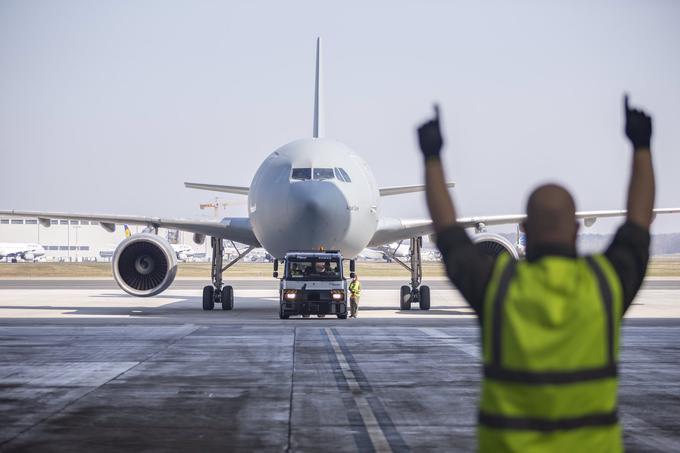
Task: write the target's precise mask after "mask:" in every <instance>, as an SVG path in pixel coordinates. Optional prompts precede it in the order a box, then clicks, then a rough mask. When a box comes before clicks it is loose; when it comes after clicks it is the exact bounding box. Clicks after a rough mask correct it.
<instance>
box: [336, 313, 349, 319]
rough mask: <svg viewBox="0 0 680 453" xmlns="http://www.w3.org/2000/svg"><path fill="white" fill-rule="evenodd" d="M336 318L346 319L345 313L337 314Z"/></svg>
mask: <svg viewBox="0 0 680 453" xmlns="http://www.w3.org/2000/svg"><path fill="white" fill-rule="evenodd" d="M338 319H347V313H345V314H344V315H338Z"/></svg>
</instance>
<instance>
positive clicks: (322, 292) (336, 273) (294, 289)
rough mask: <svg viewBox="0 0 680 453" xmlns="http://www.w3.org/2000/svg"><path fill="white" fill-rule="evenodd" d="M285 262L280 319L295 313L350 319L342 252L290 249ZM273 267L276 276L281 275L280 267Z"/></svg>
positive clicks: (281, 284)
mask: <svg viewBox="0 0 680 453" xmlns="http://www.w3.org/2000/svg"><path fill="white" fill-rule="evenodd" d="M283 265H284V267H283V277H282V278H281V283H280V290H279V317H280V318H281V319H287V318H289V317H290V316H295V315H302V316H309V315H318V316H324V315H336V316H337V317H338V318H340V319H346V318H347V281H346V280H345V278H344V276H343V269H342V255H341V254H340V252H338V251H327V252H325V251H320V252H289V253H286V255H285V257H284V260H283ZM274 266H275V268H274V269H275V270H274V277H278V266H277V264H275V265H274Z"/></svg>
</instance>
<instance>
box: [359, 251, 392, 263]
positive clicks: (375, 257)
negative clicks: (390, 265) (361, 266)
mask: <svg viewBox="0 0 680 453" xmlns="http://www.w3.org/2000/svg"><path fill="white" fill-rule="evenodd" d="M357 259H359V260H364V261H383V262H384V261H389V259H386V257H385V253H384V252H382V251H380V250H377V249H369V248H365V249H363V250H362V251H361V252H360V253H359V254H358V255H357Z"/></svg>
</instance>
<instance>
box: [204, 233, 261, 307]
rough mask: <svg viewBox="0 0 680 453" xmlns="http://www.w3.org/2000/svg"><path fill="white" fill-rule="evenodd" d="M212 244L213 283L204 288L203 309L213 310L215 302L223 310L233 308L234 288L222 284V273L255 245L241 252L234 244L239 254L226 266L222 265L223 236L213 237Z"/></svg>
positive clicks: (211, 270) (211, 269) (211, 268)
mask: <svg viewBox="0 0 680 453" xmlns="http://www.w3.org/2000/svg"><path fill="white" fill-rule="evenodd" d="M210 244H211V245H212V265H211V267H210V277H211V279H212V285H208V286H206V287H204V288H203V310H212V309H214V308H215V304H221V305H222V310H231V309H233V308H234V288H233V287H232V286H230V285H226V286H222V273H223V272H224V271H226V270H227V269H229V268H230V267H231V266H233V265H234V264H236V263H237V262H238V261H239V260H240V259H241V258H243V257H244V256H246V255H247V254H248V253H250V252H251V251H252V250H253V249H254V248H255V247H248V248H247V249H246V250H245V251H244V252H243V253H241V252H239V251H238V249H236V247H235V246H234V248H235V249H236V251H237V253H238V255H237V256H236V258H234V259H233V260H231V261H230V262H229V263H228V264H227V265H226V266H224V267H222V258H223V254H224V242H223V241H222V239H221V238H214V237H213V238H210ZM232 245H233V243H232Z"/></svg>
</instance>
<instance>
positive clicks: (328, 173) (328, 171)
mask: <svg viewBox="0 0 680 453" xmlns="http://www.w3.org/2000/svg"><path fill="white" fill-rule="evenodd" d="M333 178H335V175H334V174H333V169H332V168H315V169H314V179H318V180H324V179H333Z"/></svg>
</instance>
